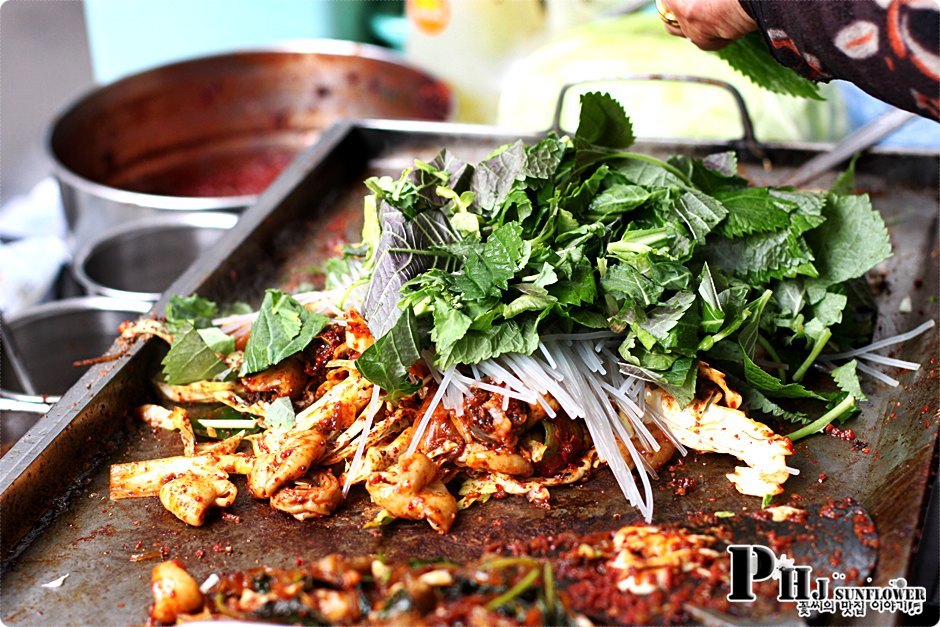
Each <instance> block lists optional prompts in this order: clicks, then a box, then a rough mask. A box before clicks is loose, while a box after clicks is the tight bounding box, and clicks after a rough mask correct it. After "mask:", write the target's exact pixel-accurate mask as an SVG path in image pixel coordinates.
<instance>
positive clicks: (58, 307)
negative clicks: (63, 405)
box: [0, 297, 151, 403]
mask: <svg viewBox="0 0 940 627" xmlns="http://www.w3.org/2000/svg"><path fill="white" fill-rule="evenodd" d="M150 305H151V303H145V302H141V301H127V300H118V299H113V298H101V297H85V298H70V299H67V300H60V301H55V302H51V303H44V304H42V305H37V306H35V307H31V308H29V309H27V310H25V311H23V312H22V313H20V314H18V315H16V316H13V317H10V318H9V319H7V320H6V324H7V330H8V331H9V332H10V333H11V334H12V335H13V338H14V341H15V342H16V346H17V349H18V351H19V355H20V357H21V359H22V361H23V366H24V367H25V368H26V371H27V373H28V374H29V377H30V379H31V380H32V382H33V386H34V387H35V388H36V391H37V392H39V393H40V395H39V396H33V395H28V394H25V393H24V392H23V387H22V385H21V383H20V382H19V381H17V380H16V378H15V375H14V374H13V371H12V369H11V368H2V369H0V396H3V397H5V398H9V399H14V400H18V401H24V402H34V403H55V402H57V401H58V400H59V397H60V396H61V395H62V394H63V393H64V392H65V391H66V390H68V389H69V388H70V387H72V384H74V383H75V382H76V381H78V379H79V378H80V377H81V375H82V374H83V373H84V372H85V370H87V368H85V367H75V366H73V365H72V364H73V362H76V361H81V360H84V359H89V358H92V357H100V356H101V355H103V354H105V353H106V352H107V351H108V349H109V348H110V347H111V344H112V342H114V339H115V338H116V337H117V336H118V326H119V325H120V324H121V323H122V322H124V321H125V320H135V319H137V318H138V317H139V316H140V315H141V314H143V313H146V312H147V311H149V310H150Z"/></svg>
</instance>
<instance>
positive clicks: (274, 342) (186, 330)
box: [163, 290, 329, 385]
mask: <svg viewBox="0 0 940 627" xmlns="http://www.w3.org/2000/svg"><path fill="white" fill-rule="evenodd" d="M250 311H251V308H250V307H248V306H247V305H244V304H238V305H236V306H235V307H234V308H232V309H231V310H230V311H228V312H226V314H233V313H248V312H250ZM218 315H219V312H218V306H217V305H216V304H215V303H214V302H212V301H211V300H208V299H206V298H203V297H201V296H198V295H195V294H193V295H191V296H186V297H181V296H173V297H172V298H171V299H170V303H169V305H168V306H167V310H166V323H167V330H168V331H169V332H170V333H172V334H173V343H172V344H171V345H170V350H169V352H168V353H167V354H166V357H164V358H163V375H164V380H165V381H166V382H167V383H169V384H171V385H186V384H189V383H195V382H197V381H206V380H213V379H215V380H226V379H231V378H233V377H234V376H235V375H236V373H235V372H232V370H231V368H230V367H229V366H228V365H226V363H225V362H224V361H223V360H222V357H224V356H226V355H229V354H231V353H232V352H234V351H235V340H234V338H233V337H231V336H229V335H226V334H225V333H223V332H222V331H221V330H220V329H218V328H216V327H214V326H212V319H213V318H215V317H217V316H218ZM328 322H329V318H327V317H326V316H323V315H320V314H317V313H313V312H310V311H308V310H307V309H306V308H305V307H304V306H303V305H301V304H300V303H298V302H297V301H296V300H294V299H293V298H291V297H290V296H289V295H287V294H285V293H283V292H281V291H279V290H267V291H266V292H265V295H264V301H263V302H262V303H261V309H260V310H259V311H258V317H257V318H256V319H255V321H254V322H253V323H252V325H251V335H250V336H249V338H248V343H247V345H246V346H245V352H244V357H243V359H242V363H241V368H240V369H239V371H238V373H237V375H238V376H242V377H243V376H245V375H248V374H252V373H255V372H261V371H262V370H265V369H267V368H268V367H270V366H273V365H275V364H278V363H280V362H281V361H283V360H285V359H287V358H288V357H290V356H291V355H294V354H296V353H298V352H300V351H302V350H303V349H304V348H306V347H307V345H308V344H309V343H310V342H311V341H313V338H315V337H316V336H317V334H319V333H320V331H322V330H323V327H325V326H326V324H327V323H328Z"/></svg>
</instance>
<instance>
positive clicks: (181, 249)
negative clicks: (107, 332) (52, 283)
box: [72, 213, 238, 301]
mask: <svg viewBox="0 0 940 627" xmlns="http://www.w3.org/2000/svg"><path fill="white" fill-rule="evenodd" d="M236 222H238V218H237V217H236V216H235V215H232V214H229V213H186V214H177V215H172V214H170V215H162V216H158V217H155V218H147V219H145V220H139V221H135V222H131V223H130V224H126V225H121V226H118V227H115V228H112V229H109V230H108V231H105V232H104V233H103V234H101V235H100V236H99V237H97V238H95V239H93V240H91V241H90V242H88V243H87V244H86V245H85V246H83V247H82V249H81V250H80V251H79V252H78V253H77V254H76V255H75V258H74V260H73V263H72V274H73V276H74V277H75V280H76V281H78V282H79V284H81V286H82V287H83V288H84V289H85V291H86V292H87V293H88V294H91V295H94V296H107V297H109V298H122V299H130V300H146V301H155V300H157V299H158V298H160V295H161V294H162V293H163V292H164V291H165V290H166V289H167V288H168V287H170V284H172V283H173V281H175V280H176V278H177V277H179V275H181V274H182V273H183V271H184V270H186V268H188V267H189V266H190V265H191V264H192V263H193V262H194V261H195V260H196V258H197V257H199V255H200V254H201V253H202V252H203V251H205V250H206V249H207V248H209V247H210V246H211V245H212V244H214V243H215V242H216V240H218V239H219V237H221V236H222V235H223V234H224V233H225V232H226V231H227V230H228V229H230V228H232V227H233V226H235V223H236Z"/></svg>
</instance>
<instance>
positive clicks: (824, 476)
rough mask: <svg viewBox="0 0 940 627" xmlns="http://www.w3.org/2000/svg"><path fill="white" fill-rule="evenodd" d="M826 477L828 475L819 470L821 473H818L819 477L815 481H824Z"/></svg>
mask: <svg viewBox="0 0 940 627" xmlns="http://www.w3.org/2000/svg"><path fill="white" fill-rule="evenodd" d="M828 478H829V475H827V474H826V473H824V472H821V473H819V479H817V481H819V483H825V482H826V479H828Z"/></svg>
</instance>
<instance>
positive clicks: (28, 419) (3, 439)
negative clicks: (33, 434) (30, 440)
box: [0, 398, 49, 457]
mask: <svg viewBox="0 0 940 627" xmlns="http://www.w3.org/2000/svg"><path fill="white" fill-rule="evenodd" d="M48 410H49V405H46V404H43V403H24V402H20V401H12V400H9V399H5V398H0V457H2V456H3V455H6V452H7V451H8V450H10V447H11V446H13V445H14V444H16V441H17V440H19V439H20V438H21V437H23V436H24V435H25V434H26V432H27V431H29V429H30V428H31V427H32V426H33V425H34V424H36V423H37V422H39V420H41V419H42V417H43V416H44V415H45V413H46V412H47V411H48Z"/></svg>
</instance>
